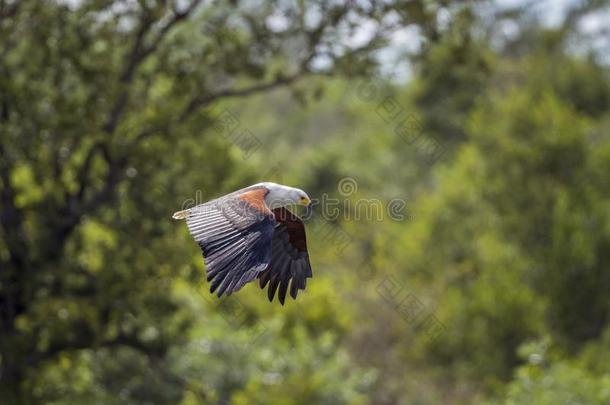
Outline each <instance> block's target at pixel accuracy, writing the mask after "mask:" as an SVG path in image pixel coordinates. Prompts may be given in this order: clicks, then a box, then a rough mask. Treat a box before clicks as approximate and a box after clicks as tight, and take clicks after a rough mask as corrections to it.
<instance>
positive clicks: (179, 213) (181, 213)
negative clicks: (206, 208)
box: [172, 210, 190, 219]
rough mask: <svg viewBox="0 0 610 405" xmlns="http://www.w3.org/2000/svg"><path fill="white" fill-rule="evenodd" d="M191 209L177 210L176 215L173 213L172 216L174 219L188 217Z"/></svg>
mask: <svg viewBox="0 0 610 405" xmlns="http://www.w3.org/2000/svg"><path fill="white" fill-rule="evenodd" d="M189 212H190V211H189V210H182V211H177V212H174V215H172V218H174V219H186V217H188V215H189Z"/></svg>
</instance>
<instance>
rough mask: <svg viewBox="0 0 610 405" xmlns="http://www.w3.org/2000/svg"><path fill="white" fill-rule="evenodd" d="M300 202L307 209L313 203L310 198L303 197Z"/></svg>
mask: <svg viewBox="0 0 610 405" xmlns="http://www.w3.org/2000/svg"><path fill="white" fill-rule="evenodd" d="M299 202H300V203H301V204H303V205H304V206H306V207H309V204H311V201H310V200H309V198H307V197H301V199H300V200H299Z"/></svg>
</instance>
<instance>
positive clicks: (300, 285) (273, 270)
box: [258, 208, 312, 305]
mask: <svg viewBox="0 0 610 405" xmlns="http://www.w3.org/2000/svg"><path fill="white" fill-rule="evenodd" d="M273 213H274V215H275V219H276V221H277V222H278V224H277V225H276V227H275V232H274V234H273V242H272V244H271V262H270V264H269V267H267V269H266V270H265V271H264V272H262V273H260V274H259V275H258V277H259V285H260V287H261V288H263V289H264V288H265V287H266V286H267V285H268V286H269V287H268V290H267V296H268V298H269V301H273V298H274V297H275V293H276V292H277V293H278V299H279V301H280V303H281V304H282V305H283V304H284V301H285V299H286V293H287V292H288V291H290V296H291V297H292V298H293V299H296V297H297V294H298V290H304V289H305V286H306V284H307V282H306V280H307V278H308V277H312V271H311V264H310V262H309V254H308V253H307V244H306V240H305V226H304V225H303V222H302V221H301V219H300V218H298V217H297V216H296V215H294V214H293V213H291V212H290V211H289V210H287V209H285V208H277V209H275V210H273ZM278 288H279V289H278Z"/></svg>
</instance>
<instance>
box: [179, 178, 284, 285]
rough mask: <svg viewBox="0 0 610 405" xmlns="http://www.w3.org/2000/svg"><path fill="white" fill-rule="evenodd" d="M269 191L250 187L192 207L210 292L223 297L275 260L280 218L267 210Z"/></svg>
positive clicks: (189, 219) (192, 229)
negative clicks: (274, 252) (266, 197)
mask: <svg viewBox="0 0 610 405" xmlns="http://www.w3.org/2000/svg"><path fill="white" fill-rule="evenodd" d="M266 193H267V190H266V188H261V187H258V188H249V189H245V190H242V191H241V192H236V193H232V194H230V195H229V196H226V197H224V198H220V199H216V200H213V201H210V202H208V203H205V204H202V205H199V206H197V207H194V208H191V209H190V210H188V214H187V216H186V222H187V226H188V228H189V231H190V233H191V235H192V236H193V238H194V239H195V240H196V241H197V242H198V244H199V246H200V248H201V250H202V253H203V256H204V261H205V264H206V271H207V280H208V281H209V282H210V292H212V293H214V292H215V291H217V290H218V291H217V295H218V296H219V297H220V296H222V295H223V294H225V295H230V294H231V293H233V292H235V291H238V290H239V289H240V288H241V287H243V286H244V285H245V284H246V283H248V282H250V281H252V280H254V279H255V278H256V276H257V275H258V274H259V273H260V272H262V271H263V270H265V269H266V268H267V267H268V265H269V263H270V261H271V250H272V249H271V244H272V241H273V232H274V227H275V224H276V221H275V219H274V216H273V214H272V213H271V211H268V210H267V211H268V212H265V211H264V208H265V207H266V205H265V204H264V196H265V194H266ZM244 196H245V197H244ZM261 198H262V199H263V200H262V201H259V200H260V199H261Z"/></svg>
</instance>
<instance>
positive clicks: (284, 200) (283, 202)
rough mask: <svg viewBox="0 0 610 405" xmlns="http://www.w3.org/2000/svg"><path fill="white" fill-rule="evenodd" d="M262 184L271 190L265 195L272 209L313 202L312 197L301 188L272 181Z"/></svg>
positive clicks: (306, 204) (307, 204)
mask: <svg viewBox="0 0 610 405" xmlns="http://www.w3.org/2000/svg"><path fill="white" fill-rule="evenodd" d="M260 184H261V185H263V186H265V187H266V188H267V190H269V193H267V195H266V196H265V203H266V204H267V206H268V207H269V208H270V209H274V208H279V207H286V206H290V205H304V206H306V207H307V206H309V204H311V198H309V196H308V195H307V193H306V192H304V191H303V190H301V189H299V188H294V187H288V186H284V185H282V184H277V183H271V182H265V183H260Z"/></svg>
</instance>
